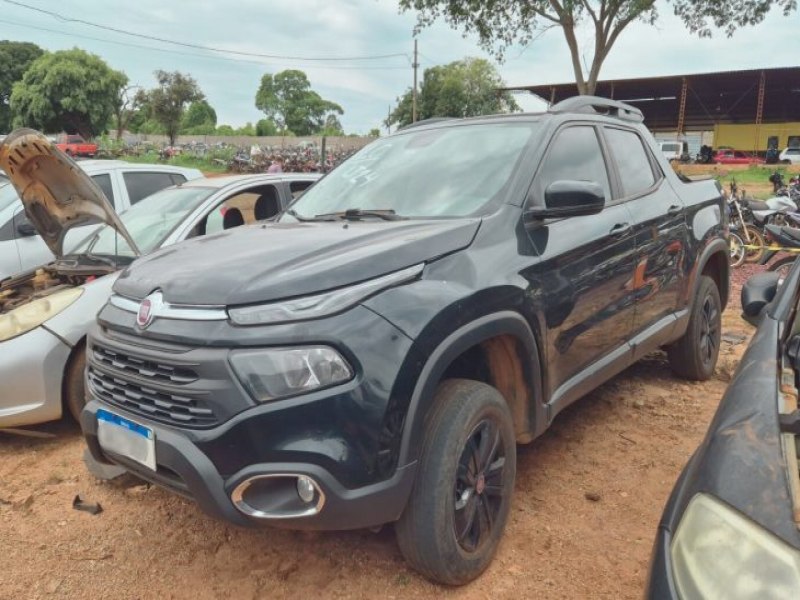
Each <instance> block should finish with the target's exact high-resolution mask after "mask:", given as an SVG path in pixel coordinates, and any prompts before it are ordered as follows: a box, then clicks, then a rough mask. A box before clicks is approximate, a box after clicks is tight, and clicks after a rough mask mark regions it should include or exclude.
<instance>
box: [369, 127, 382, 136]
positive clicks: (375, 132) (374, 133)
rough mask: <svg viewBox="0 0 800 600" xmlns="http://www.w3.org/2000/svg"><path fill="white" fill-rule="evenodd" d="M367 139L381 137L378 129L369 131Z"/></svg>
mask: <svg viewBox="0 0 800 600" xmlns="http://www.w3.org/2000/svg"><path fill="white" fill-rule="evenodd" d="M367 137H381V130H380V129H378V128H377V127H374V128H372V129H370V130H369V133H368V134H367Z"/></svg>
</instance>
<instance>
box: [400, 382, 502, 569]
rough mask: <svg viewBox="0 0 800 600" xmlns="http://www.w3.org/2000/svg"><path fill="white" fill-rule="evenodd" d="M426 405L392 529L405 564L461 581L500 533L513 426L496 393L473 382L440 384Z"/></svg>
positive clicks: (482, 563) (487, 558) (489, 554)
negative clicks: (415, 461)
mask: <svg viewBox="0 0 800 600" xmlns="http://www.w3.org/2000/svg"><path fill="white" fill-rule="evenodd" d="M431 410H432V413H431V416H430V419H429V420H428V423H427V426H426V430H425V436H424V439H423V443H422V454H421V457H420V461H419V466H418V469H419V470H418V472H417V477H416V481H415V483H414V489H413V491H412V493H411V498H410V499H409V503H408V505H407V506H406V509H405V511H404V513H403V515H402V516H401V517H400V520H399V521H398V522H397V524H396V525H395V531H396V533H397V541H398V544H399V546H400V550H401V551H402V553H403V556H404V557H405V558H406V560H407V561H408V562H409V563H410V564H411V566H412V567H414V568H415V569H416V570H417V571H419V572H420V573H422V574H423V575H425V576H426V577H428V578H429V579H431V580H433V581H436V582H438V583H444V584H448V585H461V584H464V583H467V582H469V581H472V580H473V579H475V578H476V577H477V576H478V575H480V574H481V573H482V572H483V571H484V570H485V569H486V567H488V566H489V563H490V562H491V560H492V558H493V557H494V554H495V552H496V550H497V547H498V545H499V543H500V538H501V537H502V535H503V531H504V529H505V525H506V521H507V520H508V513H509V509H510V507H511V496H512V493H513V491H514V477H515V475H516V440H515V438H514V427H513V422H512V418H511V413H510V411H509V409H508V405H507V404H506V402H505V400H504V399H503V397H502V396H501V395H500V393H499V392H498V391H497V390H496V389H495V388H493V387H491V386H489V385H486V384H485V383H481V382H478V381H471V380H465V379H449V380H446V381H444V382H442V383H441V385H440V386H439V388H438V390H437V392H436V397H435V400H434V405H433V408H432V409H431Z"/></svg>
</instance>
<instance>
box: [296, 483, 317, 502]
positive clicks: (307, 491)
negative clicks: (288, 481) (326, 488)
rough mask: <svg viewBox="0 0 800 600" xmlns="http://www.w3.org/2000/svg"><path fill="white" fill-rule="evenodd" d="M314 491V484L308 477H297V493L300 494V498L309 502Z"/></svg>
mask: <svg viewBox="0 0 800 600" xmlns="http://www.w3.org/2000/svg"><path fill="white" fill-rule="evenodd" d="M315 493H316V489H315V488H314V484H313V483H312V482H311V480H310V479H309V478H308V477H298V478H297V495H298V496H300V500H302V501H303V502H305V503H306V504H309V503H311V502H312V501H313V500H314V495H315Z"/></svg>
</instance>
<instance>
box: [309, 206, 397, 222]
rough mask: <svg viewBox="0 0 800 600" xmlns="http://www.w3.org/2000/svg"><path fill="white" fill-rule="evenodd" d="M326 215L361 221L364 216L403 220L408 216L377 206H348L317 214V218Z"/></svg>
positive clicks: (386, 219)
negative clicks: (335, 210)
mask: <svg viewBox="0 0 800 600" xmlns="http://www.w3.org/2000/svg"><path fill="white" fill-rule="evenodd" d="M326 217H328V218H329V217H335V218H337V219H344V220H346V221H360V220H361V219H362V218H364V217H376V218H378V219H383V220H384V221H402V220H405V219H407V217H401V216H400V215H398V214H397V213H396V212H395V211H394V210H393V209H391V208H376V209H368V210H362V209H360V208H348V209H346V210H343V211H341V212H335V213H327V214H324V215H317V216H316V217H315V218H317V219H322V218H326Z"/></svg>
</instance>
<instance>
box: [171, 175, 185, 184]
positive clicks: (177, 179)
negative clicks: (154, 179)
mask: <svg viewBox="0 0 800 600" xmlns="http://www.w3.org/2000/svg"><path fill="white" fill-rule="evenodd" d="M170 177H172V183H173V184H175V185H180V184H182V183H186V177H184V176H183V175H181V174H180V173H170Z"/></svg>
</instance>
